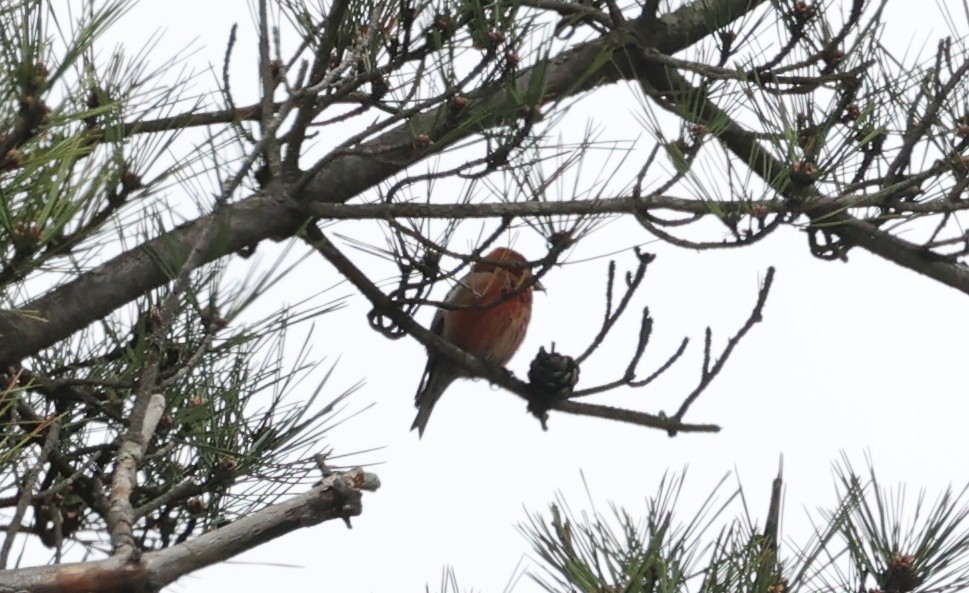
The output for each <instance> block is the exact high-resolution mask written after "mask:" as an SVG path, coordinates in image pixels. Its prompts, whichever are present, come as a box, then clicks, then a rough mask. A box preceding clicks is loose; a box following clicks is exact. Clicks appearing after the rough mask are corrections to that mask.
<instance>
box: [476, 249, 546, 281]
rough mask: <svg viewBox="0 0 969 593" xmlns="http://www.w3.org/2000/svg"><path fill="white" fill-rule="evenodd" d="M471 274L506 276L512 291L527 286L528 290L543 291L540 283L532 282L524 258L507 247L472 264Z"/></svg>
mask: <svg viewBox="0 0 969 593" xmlns="http://www.w3.org/2000/svg"><path fill="white" fill-rule="evenodd" d="M472 272H492V273H495V274H500V275H503V276H506V277H507V278H508V280H509V282H508V284H510V285H511V286H512V287H513V289H514V290H517V289H519V288H521V287H522V286H525V285H529V288H528V289H529V290H532V289H534V290H540V291H544V290H545V287H543V286H542V284H541V283H540V282H535V281H533V280H532V270H531V268H529V267H528V260H527V259H525V256H523V255H522V254H520V253H518V252H517V251H515V250H514V249H509V248H508V247H497V248H495V249H494V250H492V251H491V252H490V253H489V254H488V255H486V256H485V257H484V259H483V260H482V261H478V262H475V263H474V267H473V268H472Z"/></svg>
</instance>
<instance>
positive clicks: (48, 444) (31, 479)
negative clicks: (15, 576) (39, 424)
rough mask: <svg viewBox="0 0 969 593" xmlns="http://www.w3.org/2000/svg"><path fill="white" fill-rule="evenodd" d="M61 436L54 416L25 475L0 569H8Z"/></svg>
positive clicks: (2, 549) (0, 559)
mask: <svg viewBox="0 0 969 593" xmlns="http://www.w3.org/2000/svg"><path fill="white" fill-rule="evenodd" d="M59 438H60V422H59V419H58V418H53V419H52V420H51V421H50V423H49V427H48V428H47V436H46V437H45V438H44V444H43V445H42V446H41V448H40V453H39V454H38V455H37V462H36V463H35V464H34V465H33V466H31V468H30V470H29V471H28V472H27V475H26V476H25V477H24V481H23V484H21V486H20V500H18V501H17V508H16V510H15V511H14V514H13V517H12V518H11V519H10V526H9V527H8V528H7V536H6V537H5V538H4V540H3V546H2V547H0V570H6V568H7V562H8V560H9V558H10V551H11V550H12V549H13V542H14V539H15V538H16V537H17V532H18V531H19V530H20V527H21V522H22V521H23V520H24V515H25V514H26V513H27V508H28V507H29V506H30V503H31V501H32V500H33V495H32V493H33V491H34V486H35V485H36V483H37V478H38V477H40V472H41V471H42V470H43V469H44V467H46V466H47V457H48V456H49V455H50V453H51V451H53V450H54V447H55V446H57V441H58V439H59Z"/></svg>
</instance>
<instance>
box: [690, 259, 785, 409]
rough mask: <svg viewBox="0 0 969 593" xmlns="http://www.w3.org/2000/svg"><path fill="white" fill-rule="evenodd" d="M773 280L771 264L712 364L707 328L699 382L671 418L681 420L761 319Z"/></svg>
mask: <svg viewBox="0 0 969 593" xmlns="http://www.w3.org/2000/svg"><path fill="white" fill-rule="evenodd" d="M773 282H774V267H773V266H771V267H769V268H767V275H766V276H765V277H764V283H763V284H762V285H761V287H760V290H759V291H758V292H757V303H756V304H755V305H754V309H753V310H752V311H751V312H750V316H749V317H747V321H746V322H744V324H743V326H742V327H741V328H740V329H739V330H738V331H737V333H736V334H734V336H733V337H732V338H730V340H729V341H728V342H727V346H726V347H725V348H724V349H723V352H721V353H720V357H719V358H717V360H716V361H715V362H713V364H712V366H711V364H710V334H709V328H708V329H707V332H708V333H707V340H706V347H705V349H704V362H703V370H702V372H701V374H700V383H699V384H698V385H697V386H696V388H695V389H694V390H693V391H692V392H691V393H690V395H688V396H687V397H686V399H685V400H684V401H683V403H682V405H680V409H679V410H677V411H676V414H674V415H673V419H674V420H676V421H682V420H683V416H684V415H685V414H686V411H687V410H688V409H689V408H690V406H691V405H693V402H695V401H696V399H697V398H698V397H700V394H701V393H703V391H704V390H705V389H706V388H707V387H708V386H709V385H710V383H711V382H712V381H713V380H714V379H715V378H716V376H717V375H718V374H719V373H720V371H721V370H722V369H723V365H724V364H726V362H727V359H728V358H730V355H731V354H732V353H733V350H734V348H736V347H737V344H739V343H740V340H741V339H743V337H744V336H745V335H747V332H749V331H750V330H751V328H753V327H754V325H755V324H757V323H760V322H761V321H762V320H763V313H764V305H765V304H766V303H767V295H768V294H769V293H770V289H771V285H772V284H773Z"/></svg>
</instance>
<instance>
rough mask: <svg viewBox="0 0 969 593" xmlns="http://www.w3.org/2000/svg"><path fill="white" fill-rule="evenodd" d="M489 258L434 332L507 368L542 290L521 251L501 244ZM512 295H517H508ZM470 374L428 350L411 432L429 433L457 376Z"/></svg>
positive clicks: (451, 299) (452, 295)
mask: <svg viewBox="0 0 969 593" xmlns="http://www.w3.org/2000/svg"><path fill="white" fill-rule="evenodd" d="M484 259H485V260H487V261H478V262H475V264H474V266H472V268H471V271H470V272H469V273H468V275H467V276H465V277H464V278H462V279H461V280H460V281H459V282H458V283H457V284H455V285H454V288H452V289H451V291H450V292H449V293H448V295H447V297H446V298H445V299H444V301H445V302H446V303H447V304H449V305H453V306H455V307H460V308H455V309H440V310H438V312H437V314H436V315H435V316H434V321H433V323H432V324H431V331H432V332H434V333H435V334H437V335H439V336H441V337H442V338H444V339H445V340H447V341H449V342H451V343H452V344H454V345H455V346H457V347H458V348H461V349H462V350H464V351H465V352H468V353H470V354H473V355H475V356H477V357H478V358H481V359H483V360H485V361H487V362H490V363H492V364H496V365H501V366H504V365H505V364H506V363H507V362H508V360H509V359H511V357H512V355H513V354H515V351H516V350H518V347H519V346H520V345H521V343H522V340H523V339H524V338H525V330H526V329H527V327H528V320H529V318H531V315H532V290H533V288H537V289H538V290H542V288H541V285H538V284H537V283H535V282H533V281H532V272H531V270H529V269H528V268H527V267H525V266H526V264H527V260H526V259H525V258H524V257H522V255H521V254H520V253H518V252H517V251H514V250H512V249H508V248H505V247H499V248H497V249H495V250H494V251H492V252H491V253H489V254H488V255H487V256H486V257H485V258H484ZM503 264H505V265H503ZM509 294H513V295H514V296H512V297H511V298H505V297H506V296H507V295H509ZM464 376H467V375H466V373H465V372H464V371H463V370H462V369H461V368H459V367H458V366H457V365H456V364H454V363H453V362H451V361H450V360H448V359H447V358H445V357H442V356H440V355H438V354H437V353H435V352H434V351H433V350H430V351H428V357H427V366H426V367H425V368H424V376H423V377H422V378H421V385H420V387H419V388H418V390H417V397H416V398H415V400H416V403H415V405H416V406H417V409H418V411H417V418H416V419H414V425H413V426H411V430H414V429H415V428H416V429H417V432H418V434H419V435H423V434H424V429H425V428H426V427H427V421H428V419H429V418H430V416H431V411H432V410H433V409H434V404H436V403H437V400H438V399H440V397H441V394H443V393H444V391H445V390H446V389H447V388H448V386H449V385H450V384H451V383H452V382H453V381H454V380H455V379H458V378H460V377H464Z"/></svg>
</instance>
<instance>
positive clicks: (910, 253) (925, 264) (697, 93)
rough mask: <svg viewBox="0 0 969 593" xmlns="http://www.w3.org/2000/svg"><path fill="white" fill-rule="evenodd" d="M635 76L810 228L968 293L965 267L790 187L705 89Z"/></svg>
mask: <svg viewBox="0 0 969 593" xmlns="http://www.w3.org/2000/svg"><path fill="white" fill-rule="evenodd" d="M639 75H640V81H641V84H642V85H643V87H644V89H643V90H644V92H645V93H646V94H647V96H651V97H658V96H661V97H663V98H664V99H665V100H668V101H672V102H673V103H674V104H675V105H676V106H677V108H678V112H677V113H678V115H680V116H682V117H684V118H687V119H688V120H689V121H691V122H693V123H696V124H701V125H706V126H708V127H710V128H711V129H717V130H720V131H719V133H718V138H719V139H720V141H722V142H723V144H724V145H725V146H726V147H727V148H728V149H729V150H730V151H731V152H733V153H734V154H735V155H737V156H738V157H739V158H740V159H741V160H742V161H743V162H744V163H746V165H747V166H748V167H749V168H750V170H751V171H753V172H754V173H756V174H757V175H758V176H760V177H761V179H763V180H764V182H765V183H767V184H768V185H769V186H770V187H771V188H772V189H773V190H774V191H776V192H777V193H778V194H779V195H781V196H783V197H784V198H786V199H788V200H790V201H792V202H794V203H801V205H800V210H801V211H802V212H804V213H805V214H806V215H807V216H808V218H809V219H810V220H811V222H812V224H813V225H815V226H818V227H823V228H824V230H825V231H826V232H829V233H833V234H836V235H839V236H840V237H842V238H843V239H845V240H846V241H848V242H849V243H850V244H852V245H857V246H858V247H861V248H862V249H865V250H866V251H869V252H871V253H873V254H875V255H877V256H879V257H882V258H884V259H887V260H888V261H891V262H893V263H896V264H898V265H900V266H902V267H904V268H908V269H910V270H913V271H915V272H918V273H920V274H924V275H925V276H928V277H930V278H932V279H934V280H937V281H939V282H941V283H943V284H945V285H947V286H951V287H952V288H955V289H957V290H959V291H961V292H964V293H966V294H969V268H966V267H965V266H963V265H960V264H959V263H957V262H955V261H953V259H952V258H946V257H944V256H940V255H938V254H935V253H932V252H931V251H929V250H927V249H926V248H925V247H924V246H921V245H917V244H915V243H911V242H909V241H906V240H904V239H901V238H899V237H896V236H894V235H892V234H890V233H888V232H886V231H883V230H881V229H879V228H877V227H876V226H874V225H872V224H870V223H868V222H865V221H862V220H859V219H857V218H855V217H853V216H851V215H850V214H848V212H847V211H845V209H844V208H843V207H842V206H839V205H836V203H835V202H834V201H833V200H831V199H829V198H827V197H825V196H823V195H822V194H821V193H820V192H818V190H817V189H816V188H814V187H813V186H812V185H808V184H803V183H793V182H790V178H789V177H788V176H786V175H778V172H781V171H787V170H789V169H790V164H789V163H783V162H781V161H780V160H778V159H776V158H775V157H773V156H772V155H771V154H770V151H768V150H767V149H765V148H764V147H763V146H762V145H761V144H760V143H759V142H758V141H757V140H756V139H755V137H754V135H752V134H750V133H749V132H748V131H747V130H745V129H744V128H743V126H741V125H740V124H739V123H738V122H737V121H736V120H734V119H733V118H731V117H730V116H729V115H728V114H727V113H726V112H725V111H723V110H722V109H721V108H720V107H718V106H717V105H716V104H715V103H714V102H713V101H711V100H710V98H709V96H708V95H707V93H706V92H705V91H704V90H702V89H699V88H696V87H694V86H692V85H691V84H690V83H689V82H688V81H687V80H686V79H685V78H683V76H682V75H680V74H679V73H678V72H676V71H674V70H672V69H670V68H667V67H665V66H662V65H658V64H655V63H653V64H649V63H646V64H644V65H643V66H641V67H640V69H639Z"/></svg>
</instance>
